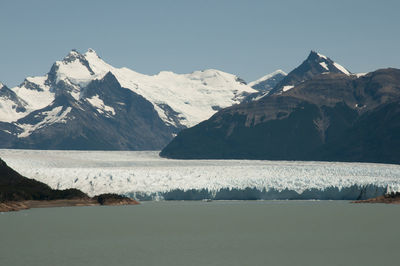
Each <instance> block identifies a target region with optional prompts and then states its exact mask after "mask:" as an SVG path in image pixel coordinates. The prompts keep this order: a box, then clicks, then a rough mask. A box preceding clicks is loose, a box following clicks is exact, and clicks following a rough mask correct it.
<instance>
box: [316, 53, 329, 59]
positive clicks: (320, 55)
mask: <svg viewBox="0 0 400 266" xmlns="http://www.w3.org/2000/svg"><path fill="white" fill-rule="evenodd" d="M317 55H318V56H319V57H321V58H323V59H325V60H328V57H326V56H325V55H323V54H320V53H317Z"/></svg>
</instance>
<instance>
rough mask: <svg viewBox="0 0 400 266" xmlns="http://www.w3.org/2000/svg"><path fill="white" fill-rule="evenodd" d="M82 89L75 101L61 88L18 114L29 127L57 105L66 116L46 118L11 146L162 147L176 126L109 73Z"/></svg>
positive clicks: (128, 148)
mask: <svg viewBox="0 0 400 266" xmlns="http://www.w3.org/2000/svg"><path fill="white" fill-rule="evenodd" d="M82 94H83V95H81V99H80V101H77V100H76V99H74V98H72V97H71V96H70V94H69V93H66V90H59V93H58V95H57V96H56V99H55V101H54V102H53V103H52V104H51V105H49V106H47V107H46V108H44V109H41V110H38V111H34V112H32V113H30V114H29V115H28V116H26V117H24V118H22V119H20V120H18V121H17V123H18V124H21V125H25V127H26V125H32V126H34V125H38V124H39V125H40V124H41V121H45V120H46V119H47V120H48V114H49V112H54V110H58V111H57V113H56V115H57V116H59V117H63V118H62V121H61V122H58V123H46V124H45V125H44V126H43V127H42V128H37V129H36V130H35V131H34V132H33V133H32V134H30V135H29V136H27V137H24V138H18V137H16V136H15V137H14V138H13V140H12V142H11V143H12V144H11V146H12V147H14V148H28V149H76V150H86V149H88V150H146V149H161V148H162V147H163V146H164V145H165V144H166V143H167V142H168V141H169V140H170V139H171V136H172V134H173V133H175V132H176V129H174V128H171V127H168V126H167V125H165V123H164V122H163V121H162V120H161V119H160V117H159V116H158V115H157V113H156V111H155V110H154V107H153V105H152V104H151V103H150V102H148V101H147V100H146V99H144V98H143V97H142V96H140V95H138V94H136V93H134V92H132V91H131V90H128V89H125V88H122V87H121V86H120V84H119V83H118V81H117V80H116V78H115V77H114V76H113V75H112V74H111V73H108V74H106V75H105V76H104V78H103V79H102V80H94V81H92V82H91V83H90V84H88V86H87V87H86V88H85V90H84V91H83V93H82ZM93 99H95V101H97V102H99V103H97V102H95V103H97V104H98V106H96V105H93V104H91V100H93ZM105 106H106V107H105ZM57 108H58V109H57ZM64 114H65V115H64Z"/></svg>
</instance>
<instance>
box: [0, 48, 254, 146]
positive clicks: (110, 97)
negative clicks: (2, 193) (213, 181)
mask: <svg viewBox="0 0 400 266" xmlns="http://www.w3.org/2000/svg"><path fill="white" fill-rule="evenodd" d="M0 87H1V88H0V132H1V133H0V135H1V136H2V135H4V134H7V137H4V138H2V139H1V140H0V147H16V148H22V147H26V148H46V149H48V148H49V149H58V148H60V149H67V148H74V149H159V148H161V147H162V146H163V145H165V144H166V143H167V142H168V141H169V140H170V139H171V138H172V137H173V136H174V135H175V134H176V133H177V132H179V131H180V130H181V129H182V128H186V127H190V126H193V125H195V124H197V123H199V122H201V121H203V120H205V119H207V118H209V117H210V116H211V115H213V114H214V113H215V112H216V111H218V110H220V109H222V108H225V107H228V106H231V105H233V104H238V103H240V102H241V101H242V100H243V99H244V98H245V97H246V96H247V95H249V94H251V93H254V92H256V91H255V90H254V89H252V88H251V87H250V86H248V85H246V83H244V82H243V81H242V80H241V79H240V78H238V77H237V76H235V75H232V74H228V73H225V72H222V71H219V70H214V69H208V70H204V71H195V72H193V73H190V74H175V73H172V72H166V71H164V72H160V73H159V74H157V75H152V76H150V75H144V74H140V73H137V72H135V71H133V70H130V69H128V68H115V67H113V66H111V65H109V64H107V63H106V62H105V61H103V60H102V59H101V58H100V57H99V56H98V55H97V53H96V52H95V51H94V50H93V49H89V50H88V51H87V52H86V53H84V54H81V53H79V52H78V51H76V50H72V51H71V52H70V53H69V54H68V55H67V56H66V57H65V58H63V59H62V60H61V61H56V62H55V63H54V64H53V66H52V67H51V69H50V71H49V73H47V74H46V75H45V76H38V77H28V78H26V79H25V80H24V81H23V82H22V83H21V84H20V85H19V86H17V87H15V88H12V89H8V88H7V87H6V86H4V85H1V86H0Z"/></svg>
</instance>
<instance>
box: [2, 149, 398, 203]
mask: <svg viewBox="0 0 400 266" xmlns="http://www.w3.org/2000/svg"><path fill="white" fill-rule="evenodd" d="M158 153H159V152H158V151H39V150H0V157H1V158H2V159H3V160H4V161H6V163H7V164H8V165H9V166H11V167H12V168H14V169H15V170H17V171H18V172H20V173H21V174H23V175H24V176H26V177H29V178H34V179H37V180H39V181H42V182H44V183H46V184H48V185H50V186H51V187H52V188H58V189H66V188H78V189H81V190H82V191H84V192H86V193H88V194H89V195H91V196H92V195H96V194H100V193H119V194H126V195H129V196H132V197H135V198H137V199H139V200H163V199H166V200H202V199H221V200H247V199H252V200H253V199H333V200H336V199H337V200H341V199H345V200H352V199H362V198H368V197H373V196H377V195H382V194H383V193H385V192H387V191H400V166H399V165H388V164H372V163H338V162H300V161H256V160H170V159H164V158H160V157H159V156H158Z"/></svg>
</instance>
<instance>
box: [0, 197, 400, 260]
mask: <svg viewBox="0 0 400 266" xmlns="http://www.w3.org/2000/svg"><path fill="white" fill-rule="evenodd" d="M399 208H400V206H398V205H383V204H375V205H373V204H351V203H349V202H347V201H213V202H202V201H190V202H187V201H168V202H165V201H162V202H144V203H142V204H141V205H138V206H118V207H104V206H103V207H65V208H47V209H31V210H27V211H21V212H15V213H2V214H0V235H1V240H0V265H40V266H45V265H147V266H149V265H171V266H179V265H184V266H188V265H219V266H222V265H230V266H232V265H240V266H244V265H249V266H252V265H307V266H309V265H374V266H376V265H398V262H399V260H400V255H399V239H400V228H399V221H400V209H399Z"/></svg>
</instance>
